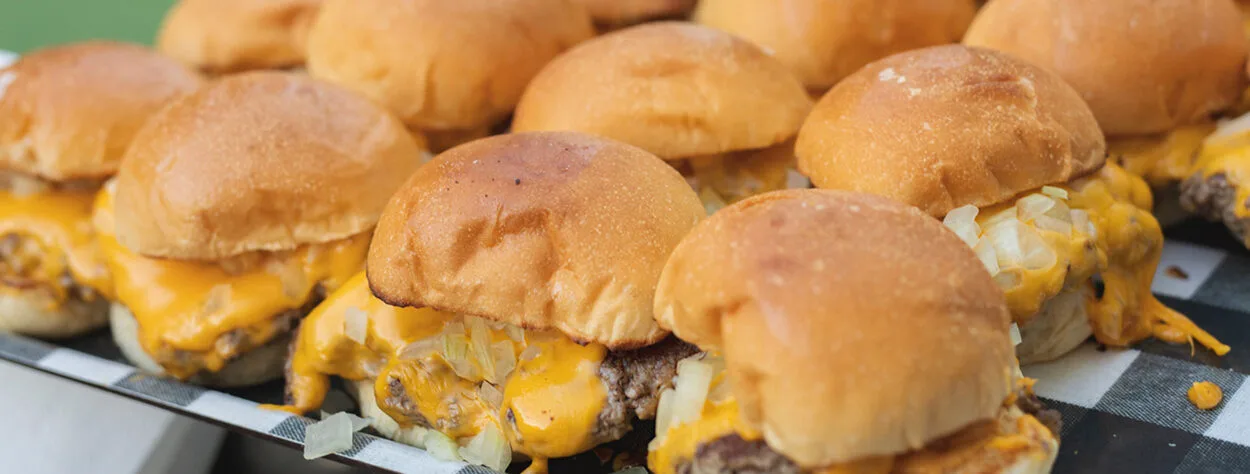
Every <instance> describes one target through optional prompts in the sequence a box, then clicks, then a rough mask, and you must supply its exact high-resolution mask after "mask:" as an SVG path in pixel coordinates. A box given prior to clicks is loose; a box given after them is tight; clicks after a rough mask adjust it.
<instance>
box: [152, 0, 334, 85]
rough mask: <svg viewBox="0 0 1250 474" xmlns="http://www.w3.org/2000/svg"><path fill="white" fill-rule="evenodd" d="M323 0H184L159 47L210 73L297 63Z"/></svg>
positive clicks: (164, 28)
mask: <svg viewBox="0 0 1250 474" xmlns="http://www.w3.org/2000/svg"><path fill="white" fill-rule="evenodd" d="M321 1H322V0H179V2H178V3H177V4H176V5H174V6H173V8H171V9H170V10H169V12H168V13H166V14H165V21H164V23H163V24H162V25H161V29H160V32H159V33H157V37H156V47H157V49H159V50H160V51H161V52H162V53H165V54H168V55H170V56H172V57H174V58H177V59H178V60H179V61H182V62H184V63H186V64H189V65H191V66H194V67H196V68H198V69H200V70H201V71H204V72H206V73H209V74H227V73H234V72H241V71H247V70H252V69H285V68H297V67H300V66H302V65H303V64H304V41H305V40H306V39H307V37H308V27H309V25H311V24H312V20H313V17H314V16H315V15H316V13H317V7H318V6H320V5H321Z"/></svg>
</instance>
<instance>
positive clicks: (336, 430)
mask: <svg viewBox="0 0 1250 474" xmlns="http://www.w3.org/2000/svg"><path fill="white" fill-rule="evenodd" d="M362 421H363V423H362ZM366 426H369V422H368V420H365V419H363V418H359V417H356V416H354V415H350V414H348V413H344V412H339V413H335V414H333V415H330V416H328V417H325V418H324V419H322V420H321V421H318V422H316V423H313V424H311V425H308V428H307V429H305V431H304V459H317V458H320V457H324V456H327V455H330V454H334V453H337V452H340V451H346V450H349V449H351V448H352V433H354V432H356V431H360V430H362V429H364V428H365V427H366Z"/></svg>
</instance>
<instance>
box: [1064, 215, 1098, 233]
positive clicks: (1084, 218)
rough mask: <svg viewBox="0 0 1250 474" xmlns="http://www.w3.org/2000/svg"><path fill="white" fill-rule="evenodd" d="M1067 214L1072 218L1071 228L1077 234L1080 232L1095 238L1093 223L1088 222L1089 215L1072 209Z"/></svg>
mask: <svg viewBox="0 0 1250 474" xmlns="http://www.w3.org/2000/svg"><path fill="white" fill-rule="evenodd" d="M1069 214H1070V215H1071V216H1072V227H1073V228H1075V229H1076V231H1077V232H1081V233H1083V234H1086V235H1088V236H1089V238H1091V239H1092V238H1094V237H1095V235H1094V234H1095V233H1096V232H1095V229H1094V223H1093V222H1091V221H1090V220H1089V213H1088V212H1086V211H1085V210H1083V209H1073V210H1072V211H1071V212H1069Z"/></svg>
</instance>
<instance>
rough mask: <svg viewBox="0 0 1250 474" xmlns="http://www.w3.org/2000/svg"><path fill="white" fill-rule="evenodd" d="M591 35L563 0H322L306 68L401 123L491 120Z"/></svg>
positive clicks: (483, 123)
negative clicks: (362, 96)
mask: <svg viewBox="0 0 1250 474" xmlns="http://www.w3.org/2000/svg"><path fill="white" fill-rule="evenodd" d="M591 36H594V27H593V26H592V24H591V21H590V17H589V16H588V15H587V14H586V12H585V10H583V9H582V8H580V7H578V6H576V5H573V4H572V3H570V2H569V0H509V1H499V0H452V1H447V0H327V1H326V3H325V6H324V7H323V8H322V10H321V13H320V14H319V15H318V16H317V20H316V22H314V24H313V28H312V33H310V34H309V38H308V70H309V72H311V73H312V74H313V75H314V76H316V77H320V78H323V79H326V80H328V81H330V82H334V83H337V84H340V85H343V86H345V87H347V88H349V89H352V90H355V91H358V92H360V93H363V94H365V95H366V96H368V97H369V98H371V99H374V100H375V101H377V102H379V103H381V104H383V105H384V106H386V107H387V108H388V109H390V110H391V111H392V112H394V113H395V114H396V115H398V116H399V118H400V120H402V121H403V122H404V123H406V124H407V125H408V126H409V127H413V128H417V129H421V130H463V129H470V128H480V127H487V126H490V125H492V124H494V123H496V122H499V121H500V120H502V119H503V118H504V117H506V116H507V115H508V114H509V113H511V112H512V109H513V107H515V106H516V103H517V100H518V99H519V98H520V97H521V92H522V91H523V90H525V85H526V84H528V83H529V81H530V79H531V78H533V77H534V74H537V73H538V70H539V69H541V68H542V67H543V65H544V64H547V61H550V60H551V58H554V57H555V56H556V55H557V54H560V52H561V51H564V50H565V49H568V48H569V47H570V46H572V45H574V44H577V43H578V42H580V41H582V40H584V39H587V38H590V37H591Z"/></svg>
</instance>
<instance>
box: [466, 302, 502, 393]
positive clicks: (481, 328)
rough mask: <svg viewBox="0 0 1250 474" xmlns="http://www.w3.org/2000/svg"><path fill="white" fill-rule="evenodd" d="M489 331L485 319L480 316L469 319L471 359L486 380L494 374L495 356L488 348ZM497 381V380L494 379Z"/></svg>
mask: <svg viewBox="0 0 1250 474" xmlns="http://www.w3.org/2000/svg"><path fill="white" fill-rule="evenodd" d="M490 341H491V332H490V327H488V326H487V325H486V321H484V320H482V319H481V318H473V319H471V320H469V343H470V348H472V349H473V359H474V360H477V366H478V367H479V368H481V369H482V376H483V377H487V380H489V379H490V378H493V377H494V376H495V356H494V355H493V354H491V349H490ZM496 383H498V381H496Z"/></svg>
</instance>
